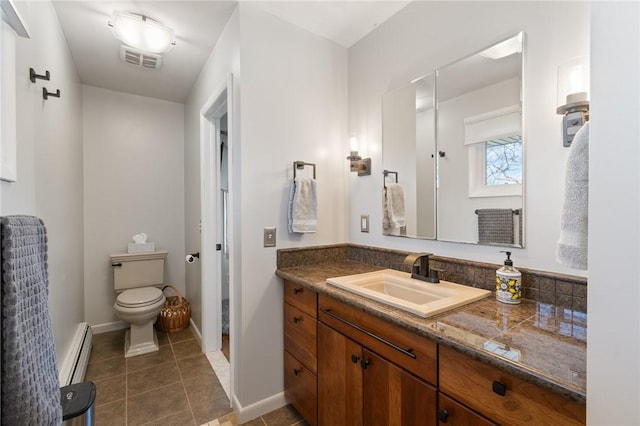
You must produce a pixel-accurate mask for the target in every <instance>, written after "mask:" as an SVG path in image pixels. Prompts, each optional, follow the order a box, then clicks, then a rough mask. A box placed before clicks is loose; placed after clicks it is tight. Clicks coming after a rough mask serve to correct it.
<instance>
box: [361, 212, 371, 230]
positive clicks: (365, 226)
mask: <svg viewBox="0 0 640 426" xmlns="http://www.w3.org/2000/svg"><path fill="white" fill-rule="evenodd" d="M360 232H369V215H368V214H361V215H360Z"/></svg>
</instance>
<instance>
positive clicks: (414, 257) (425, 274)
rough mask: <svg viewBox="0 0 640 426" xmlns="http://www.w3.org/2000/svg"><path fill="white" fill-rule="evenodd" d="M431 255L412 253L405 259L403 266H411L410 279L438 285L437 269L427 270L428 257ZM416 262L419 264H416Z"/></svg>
mask: <svg viewBox="0 0 640 426" xmlns="http://www.w3.org/2000/svg"><path fill="white" fill-rule="evenodd" d="M431 255H432V253H413V254H410V255H408V256H407V257H405V259H404V264H405V265H409V266H411V278H415V279H418V280H422V281H426V282H429V283H439V282H440V279H439V277H438V271H439V270H438V269H435V268H431V269H430V268H429V256H431ZM418 262H420V263H419V264H418Z"/></svg>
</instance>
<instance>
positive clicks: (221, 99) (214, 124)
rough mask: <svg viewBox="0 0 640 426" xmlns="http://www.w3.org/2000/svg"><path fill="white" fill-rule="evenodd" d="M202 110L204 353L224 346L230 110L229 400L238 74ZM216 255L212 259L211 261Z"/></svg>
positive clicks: (201, 241)
mask: <svg viewBox="0 0 640 426" xmlns="http://www.w3.org/2000/svg"><path fill="white" fill-rule="evenodd" d="M211 93H212V95H211V96H210V97H209V99H208V100H207V102H205V104H204V106H203V107H202V108H201V109H200V217H201V231H200V267H201V280H200V281H201V295H202V300H201V307H202V324H201V327H202V330H201V334H202V351H203V352H205V353H206V352H210V351H217V350H220V349H221V347H222V276H221V273H220V271H221V270H222V256H221V253H222V252H221V251H217V250H216V244H217V243H218V242H221V241H222V227H221V223H222V222H221V220H222V218H221V216H222V215H221V213H220V212H221V208H222V202H223V201H222V192H221V191H220V161H219V159H220V155H221V154H220V118H221V117H222V116H223V115H224V114H225V113H226V114H227V145H228V148H229V151H228V158H229V167H228V174H229V176H228V177H229V203H228V206H227V209H228V210H227V216H228V226H227V233H228V234H227V237H228V248H229V313H230V315H229V328H230V333H229V334H230V336H229V343H230V345H229V346H230V348H229V350H230V354H229V358H230V372H229V373H230V377H229V382H230V383H229V386H230V397H231V398H230V399H231V400H232V399H233V396H234V392H233V383H234V367H233V366H234V362H231V361H232V360H233V358H234V355H235V354H234V352H235V351H234V348H233V346H234V344H233V343H234V340H233V336H234V328H235V324H234V320H233V315H231V313H232V312H231V310H232V307H233V303H234V297H233V295H234V290H233V289H234V273H233V271H234V264H235V260H234V256H233V246H234V238H233V229H234V227H233V205H234V203H233V193H232V189H233V173H232V170H233V169H232V168H233V166H232V164H233V161H232V158H233V151H234V150H233V145H234V142H235V140H234V131H233V74H231V73H228V74H227V78H226V81H224V82H221V83H220V84H219V85H218V87H217V88H216V90H213V91H212V92H211ZM212 259H213V261H211V260H212Z"/></svg>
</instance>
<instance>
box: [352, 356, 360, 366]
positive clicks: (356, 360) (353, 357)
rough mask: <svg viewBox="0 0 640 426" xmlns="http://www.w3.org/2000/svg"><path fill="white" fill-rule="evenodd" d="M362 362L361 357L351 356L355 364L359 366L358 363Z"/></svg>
mask: <svg viewBox="0 0 640 426" xmlns="http://www.w3.org/2000/svg"><path fill="white" fill-rule="evenodd" d="M359 360H360V357H359V356H358V355H356V354H353V355H351V362H352V363H354V364H357V363H358V361H359Z"/></svg>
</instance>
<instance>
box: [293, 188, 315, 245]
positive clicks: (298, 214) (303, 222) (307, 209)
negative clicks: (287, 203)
mask: <svg viewBox="0 0 640 426" xmlns="http://www.w3.org/2000/svg"><path fill="white" fill-rule="evenodd" d="M294 184H295V187H294V191H293V203H292V208H291V217H292V220H291V232H296V233H302V234H305V233H314V232H316V230H317V229H318V195H317V191H316V181H315V180H314V179H306V178H295V182H294Z"/></svg>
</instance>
